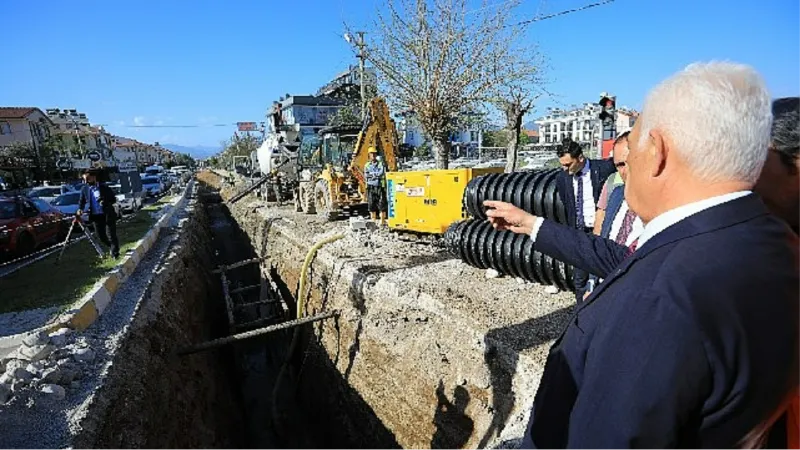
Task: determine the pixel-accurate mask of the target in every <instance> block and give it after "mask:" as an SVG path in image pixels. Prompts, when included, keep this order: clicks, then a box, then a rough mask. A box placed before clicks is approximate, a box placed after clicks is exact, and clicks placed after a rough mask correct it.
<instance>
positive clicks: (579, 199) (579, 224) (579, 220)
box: [575, 172, 586, 230]
mask: <svg viewBox="0 0 800 450" xmlns="http://www.w3.org/2000/svg"><path fill="white" fill-rule="evenodd" d="M582 176H583V172H578V173H576V174H575V179H576V180H577V181H578V189H577V191H578V192H577V193H576V194H575V227H576V228H577V229H579V230H583V229H584V228H586V221H585V219H584V217H583V178H582Z"/></svg>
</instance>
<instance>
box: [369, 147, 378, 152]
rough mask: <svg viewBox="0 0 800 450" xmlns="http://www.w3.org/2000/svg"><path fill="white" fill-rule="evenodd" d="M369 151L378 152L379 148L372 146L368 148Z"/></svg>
mask: <svg viewBox="0 0 800 450" xmlns="http://www.w3.org/2000/svg"><path fill="white" fill-rule="evenodd" d="M367 153H378V149H377V148H375V147H370V148H369V149H368V150H367Z"/></svg>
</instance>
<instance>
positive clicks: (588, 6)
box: [506, 0, 614, 27]
mask: <svg viewBox="0 0 800 450" xmlns="http://www.w3.org/2000/svg"><path fill="white" fill-rule="evenodd" d="M613 2H614V0H605V1H602V2H597V3H591V4H589V5H585V6H581V7H580V8H573V9H567V10H564V11H559V12H557V13H553V14H548V15H546V16H537V17H534V18H533V19H529V20H523V21H522V22H518V23H515V24H511V25H506V27H518V26H520V25H527V24H529V23H533V22H540V21H542V20H545V19H552V18H553V17H558V16H563V15H566V14H572V13H575V12H578V11H583V10H586V9H589V8H594V7H597V6H602V5H607V4H609V3H613Z"/></svg>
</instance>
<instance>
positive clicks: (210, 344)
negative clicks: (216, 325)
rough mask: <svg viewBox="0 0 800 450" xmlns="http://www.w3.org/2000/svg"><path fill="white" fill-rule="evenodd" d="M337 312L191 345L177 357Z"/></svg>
mask: <svg viewBox="0 0 800 450" xmlns="http://www.w3.org/2000/svg"><path fill="white" fill-rule="evenodd" d="M338 315H339V310H332V311H328V312H324V313H320V314H317V315H315V316H308V317H303V318H302V319H296V320H290V321H287V322H283V323H279V324H277V325H270V326H268V327H264V328H258V329H255V330H251V331H245V332H244V333H238V334H234V335H231V336H227V337H224V338H219V339H214V340H211V341H208V342H203V343H202V344H197V345H193V346H191V347H186V348H183V349H181V350H179V351H178V354H179V355H189V354H192V353H197V352H201V351H204V350H210V349H212V348H217V347H221V346H223V345H227V344H230V343H233V342H236V341H241V340H244V339H250V338H253V337H256V336H261V335H262V334H268V333H272V332H274V331H280V330H285V329H287V328H292V327H296V326H300V325H305V324H307V323H311V322H317V321H320V320H323V319H328V318H330V317H334V316H338Z"/></svg>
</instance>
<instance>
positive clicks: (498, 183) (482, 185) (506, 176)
mask: <svg viewBox="0 0 800 450" xmlns="http://www.w3.org/2000/svg"><path fill="white" fill-rule="evenodd" d="M559 171H560V170H559V169H545V170H536V171H530V172H515V173H501V174H489V175H485V176H481V177H477V178H474V179H472V180H471V181H470V182H469V183H468V184H467V187H466V189H465V190H464V199H463V202H464V209H465V210H466V211H467V213H468V214H469V215H470V216H472V217H473V218H474V220H466V221H462V222H456V223H455V224H453V225H452V226H450V228H448V230H447V231H446V232H445V235H444V243H445V246H446V247H447V248H448V249H449V250H450V252H451V253H453V254H454V255H456V256H458V257H459V258H461V259H462V260H463V261H465V262H466V263H467V264H469V265H471V266H474V267H478V268H480V269H488V268H492V269H495V270H497V271H498V272H500V273H502V274H504V275H510V276H514V277H518V278H522V279H525V280H528V281H533V282H537V283H541V284H553V285H556V286H558V287H559V288H560V289H565V290H571V289H573V282H572V267H571V266H568V265H566V264H564V263H563V262H561V261H557V260H554V259H553V258H551V257H550V256H547V255H543V254H541V253H539V252H538V251H536V250H534V246H533V242H532V241H531V240H530V239H529V238H528V237H527V236H523V235H518V234H514V233H512V232H510V231H496V230H494V229H493V228H492V227H491V225H490V224H489V223H488V221H487V220H486V208H485V207H484V206H483V202H484V201H485V200H499V201H503V202H507V203H511V204H513V205H515V206H517V207H518V208H521V209H523V210H525V211H527V212H529V213H531V214H534V215H536V216H539V217H544V218H546V219H551V220H555V221H556V222H559V223H566V220H567V214H566V208H565V207H564V204H563V202H562V201H561V198H560V197H559V195H558V192H557V189H556V179H557V176H558V174H559Z"/></svg>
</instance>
